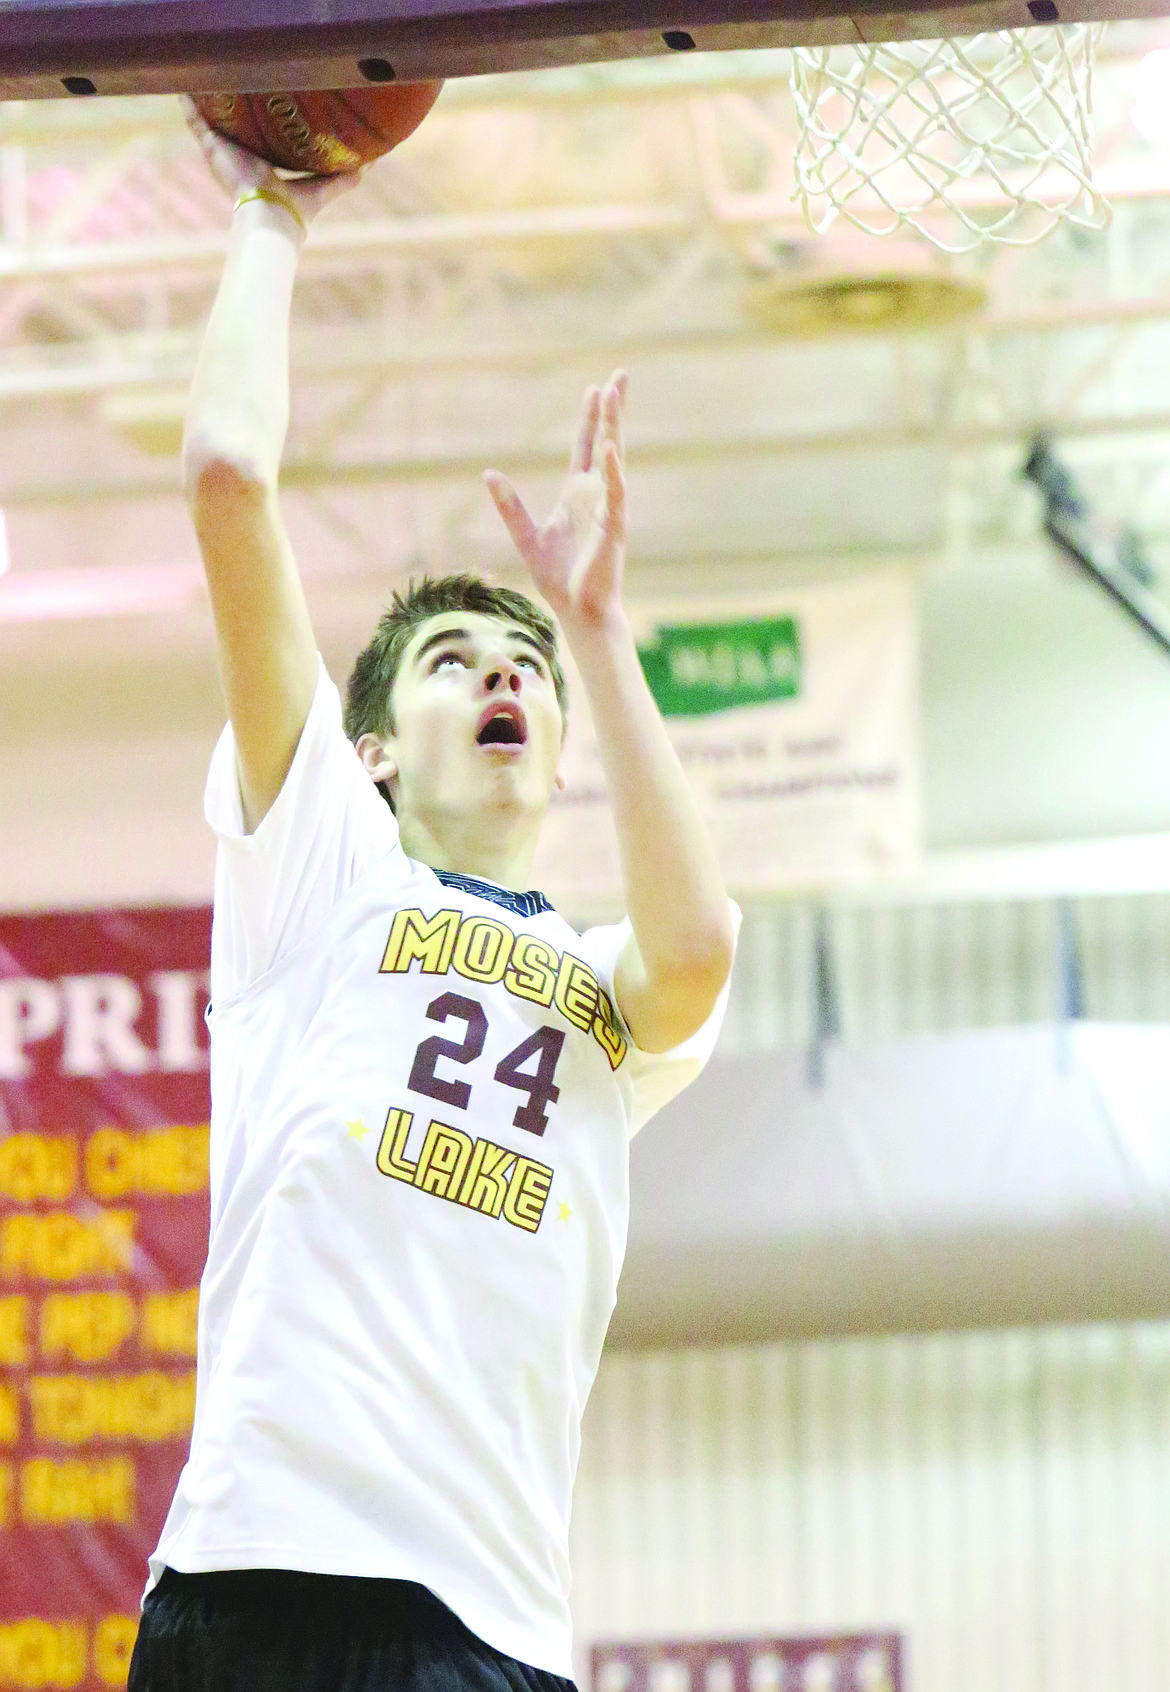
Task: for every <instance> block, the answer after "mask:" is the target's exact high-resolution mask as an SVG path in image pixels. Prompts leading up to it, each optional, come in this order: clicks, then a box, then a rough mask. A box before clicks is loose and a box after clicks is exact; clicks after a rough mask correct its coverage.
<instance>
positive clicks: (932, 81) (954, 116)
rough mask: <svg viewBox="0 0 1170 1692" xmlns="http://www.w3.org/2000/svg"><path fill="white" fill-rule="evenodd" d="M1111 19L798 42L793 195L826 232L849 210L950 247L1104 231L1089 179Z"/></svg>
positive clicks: (861, 222) (856, 220)
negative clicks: (1069, 226) (934, 36)
mask: <svg viewBox="0 0 1170 1692" xmlns="http://www.w3.org/2000/svg"><path fill="white" fill-rule="evenodd" d="M1102 28H1103V26H1102V25H1100V24H1071V25H1061V26H1058V27H1045V28H1037V29H1019V30H996V31H988V32H987V33H985V34H983V35H975V36H971V37H969V38H968V39H966V40H962V41H902V42H881V43H862V44H861V45H859V46H855V47H798V48H796V49H794V51H793V54H792V94H793V99H794V100H795V103H796V112H797V118H798V120H799V126H800V127H799V135H798V139H797V146H796V193H795V197H796V198H797V199H799V201H800V203H801V208H802V210H803V212H804V216H805V221H806V222H807V223H808V225H809V227H810V229H812V230H814V231H815V232H817V233H820V232H821V231H822V230H824V229H826V228H828V226H829V224H830V223H832V222H833V220H834V219H835V218H837V217H845V218H847V219H848V220H849V222H850V223H853V224H855V225H856V226H857V228H859V229H862V230H864V231H865V232H866V233H867V234H871V235H888V234H892V233H893V232H894V231H895V230H897V229H903V228H911V229H915V230H917V231H918V232H919V233H920V234H922V235H924V236H926V238H927V239H928V240H930V241H933V242H934V244H935V245H936V246H938V247H941V248H943V249H944V251H947V252H969V251H971V250H972V249H973V248H975V247H978V246H981V245H982V244H983V243H984V242H989V241H994V242H1000V243H1003V244H1006V245H1009V246H1030V245H1031V244H1032V243H1033V242H1035V241H1039V240H1042V239H1043V237H1044V236H1045V235H1047V234H1049V233H1050V232H1051V231H1052V230H1053V229H1054V228H1055V227H1056V225H1057V224H1058V223H1062V222H1067V223H1074V224H1077V225H1079V226H1080V227H1081V228H1086V229H1103V228H1104V227H1105V225H1106V224H1107V223H1108V221H1109V207H1108V205H1107V203H1106V202H1105V200H1104V199H1103V198H1102V197H1101V195H1100V194H1099V193H1098V192H1097V191H1096V189H1095V188H1094V186H1093V176H1092V72H1093V52H1094V48H1095V46H1096V42H1097V40H1098V38H1099V36H1100V33H1101V30H1102Z"/></svg>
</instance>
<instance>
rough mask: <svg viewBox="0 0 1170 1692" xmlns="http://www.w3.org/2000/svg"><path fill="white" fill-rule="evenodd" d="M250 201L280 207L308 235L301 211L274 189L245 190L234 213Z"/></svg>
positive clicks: (234, 208)
mask: <svg viewBox="0 0 1170 1692" xmlns="http://www.w3.org/2000/svg"><path fill="white" fill-rule="evenodd" d="M249 200H263V201H264V204H265V205H266V206H279V208H280V210H281V211H286V212H287V213H288V215H289V216H290V217H291V218H292V220H293V222H294V223H295V224H296V226H297V228H298V229H299V230H300V232H301V234H302V235H308V233H309V226H308V224H307V223H306V222H305V220H304V218H303V217H302V216H301V213H300V211H299V209H298V208H297V207H296V206H295V205H294V204H293V203H292V201H291V200H286V199H285V197H284V195H283V194H278V193H276V192H275V190H274V189H272V188H245V190H244V192H243V193H242V194H241V195H239V197H238V198H237V200H236V203H235V205H234V206H233V207H232V211H233V213H234V212H238V211H239V209H240V207H241V206H243V205H246V204H247V203H248V201H249Z"/></svg>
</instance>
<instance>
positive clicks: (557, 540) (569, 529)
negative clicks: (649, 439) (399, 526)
mask: <svg viewBox="0 0 1170 1692" xmlns="http://www.w3.org/2000/svg"><path fill="white" fill-rule="evenodd" d="M628 383H629V377H628V376H627V375H626V373H625V371H624V370H615V371H614V373H613V375H612V376H611V377H610V379H609V381H608V382H607V383H606V384H605V387H604V388H600V389H599V388H596V387H590V388H586V390H585V397H584V399H583V401H582V403H581V423H580V427H579V429H578V431H577V440H576V444H575V445H574V447H573V455H572V458H571V459H570V462H569V475H568V479H567V480H566V482H565V485H564V487H563V488H562V489H561V492H560V496H559V497H558V499H557V502H556V504H555V505H554V506H553V508H552V510H551V512H550V513H549V515H548V517H547V518H546V520H545V521H544V522H543V523H541V524H537V523H536V522H535V521H534V520H533V518H532V517H531V516H530V515H529V513H528V511H527V510H526V508H525V506H524V503H523V501H522V500H521V498H520V496H519V494H518V493H517V492H516V489H515V488H514V487H513V486H512V484H511V482H510V481H509V480H508V478H507V477H506V476H502V475H501V474H500V472H499V471H498V470H485V471H484V477H483V479H484V481H485V482H486V483H487V486H488V491H489V492H490V493H491V496H492V498H493V499H494V500H495V502H496V509H497V511H498V512H499V513H500V516H501V517H502V518H503V519H504V523H505V524H506V526H507V530H508V533H509V534H510V535H511V537H512V540H513V542H514V543H515V546H516V550H517V552H518V553H519V554H520V556H521V558H523V560H524V562H525V563H526V564H527V566H528V569H529V571H530V572H531V575H532V580H533V582H534V584H535V586H536V587H537V589H538V590H539V592H540V593H541V594H543V595H544V598H545V599H546V600H547V601H548V603H549V605H550V606H551V607H552V609H553V610H554V611H555V612H556V614H557V616H558V617H559V618H560V620H561V622H562V623H563V624H566V625H571V624H573V623H576V624H579V625H581V624H597V623H601V622H604V621H605V619H606V617H607V615H608V614H609V613H611V612H612V611H614V610H616V609H617V608H618V607H619V606H620V604H621V595H622V570H623V567H624V564H625V552H626V484H625V477H624V475H623V473H622V420H623V415H624V412H625V403H626V388H627V386H628Z"/></svg>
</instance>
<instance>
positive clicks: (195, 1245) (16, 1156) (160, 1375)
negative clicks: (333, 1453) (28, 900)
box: [0, 907, 211, 1692]
mask: <svg viewBox="0 0 1170 1692" xmlns="http://www.w3.org/2000/svg"><path fill="white" fill-rule="evenodd" d="M210 934H211V912H210V910H209V909H207V908H205V907H201V908H198V909H185V910H137V911H103V912H96V913H78V914H67V915H52V916H14V917H0V1688H20V1689H22V1692H23V1689H25V1688H28V1689H31V1688H56V1687H62V1688H64V1687H81V1688H85V1689H87V1692H88V1689H90V1688H92V1689H94V1692H96V1689H98V1688H102V1687H109V1686H119V1685H122V1684H124V1683H125V1679H126V1670H127V1667H128V1664H129V1660H130V1651H131V1649H132V1647H133V1643H134V1635H135V1631H136V1628H137V1620H138V1603H139V1598H140V1595H141V1592H142V1588H143V1585H144V1583H145V1579H146V1559H147V1556H148V1554H149V1553H150V1552H151V1551H152V1550H153V1549H154V1546H155V1544H156V1542H157V1539H158V1535H159V1531H160V1529H161V1527H162V1523H163V1519H164V1517H165V1515H166V1512H167V1508H168V1506H169V1504H170V1500H171V1494H172V1492H173V1491H174V1487H175V1482H176V1480H177V1479H178V1475H179V1471H180V1469H181V1468H182V1466H183V1463H184V1461H185V1458H186V1455H187V1447H188V1442H189V1439H190V1432H191V1418H192V1410H193V1405H194V1397H195V1317H196V1308H197V1303H198V1287H199V1276H200V1273H201V1271H202V1268H203V1260H204V1257H205V1254H206V1250H207V1226H208V1192H207V1185H208V1127H207V1123H208V1114H209V1097H208V1078H207V1031H206V1026H205V1023H204V1018H203V1012H204V1009H205V1006H206V997H207V967H208V958H209V951H210Z"/></svg>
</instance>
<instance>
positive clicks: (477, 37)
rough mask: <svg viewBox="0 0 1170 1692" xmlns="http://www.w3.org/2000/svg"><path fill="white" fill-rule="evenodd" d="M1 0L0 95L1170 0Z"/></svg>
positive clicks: (713, 43) (882, 27)
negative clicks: (894, 5) (962, 0)
mask: <svg viewBox="0 0 1170 1692" xmlns="http://www.w3.org/2000/svg"><path fill="white" fill-rule="evenodd" d="M890 6H891V0H722V3H719V0H0V99H4V100H13V99H50V98H55V97H69V96H71V95H86V94H166V93H175V92H180V91H184V90H186V91H191V92H197V91H204V90H213V89H221V88H230V89H236V90H249V89H260V90H264V89H278V88H342V87H356V86H358V85H360V84H361V83H362V82H363V81H373V82H385V81H391V80H398V81H408V80H413V79H418V78H425V77H454V76H474V75H478V74H481V73H484V72H489V71H508V70H526V69H534V68H537V67H540V66H548V65H567V64H589V63H599V62H602V61H606V60H614V59H624V58H633V57H641V56H647V55H650V54H668V53H671V52H675V53H687V52H691V51H695V50H700V51H704V50H705V51H710V50H714V49H728V48H748V47H792V46H798V45H799V46H820V45H824V46H828V45H831V44H833V43H836V42H849V43H851V42H856V41H858V40H863V41H864V40H872V41H881V40H891V41H892V40H905V39H911V38H919V39H926V38H935V37H939V36H957V35H972V34H975V33H976V32H978V31H979V30H983V29H1016V28H1024V27H1027V26H1029V25H1032V24H1037V23H1042V24H1048V23H1056V22H1064V23H1076V22H1082V21H1085V20H1088V19H1093V18H1099V17H1101V16H1106V15H1107V16H1111V17H1122V18H1140V17H1157V16H1161V15H1163V14H1166V13H1168V12H1170V0H977V3H975V4H967V5H958V6H940V5H939V4H938V0H900V4H899V5H898V9H897V10H896V11H892V10H891V9H890Z"/></svg>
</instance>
